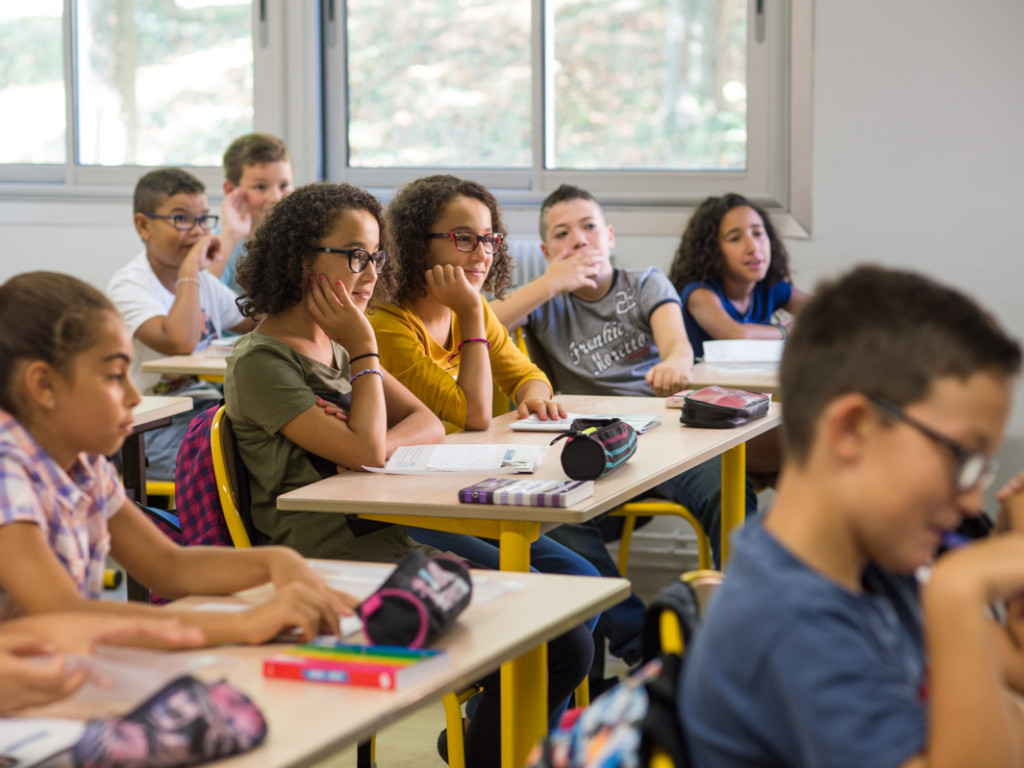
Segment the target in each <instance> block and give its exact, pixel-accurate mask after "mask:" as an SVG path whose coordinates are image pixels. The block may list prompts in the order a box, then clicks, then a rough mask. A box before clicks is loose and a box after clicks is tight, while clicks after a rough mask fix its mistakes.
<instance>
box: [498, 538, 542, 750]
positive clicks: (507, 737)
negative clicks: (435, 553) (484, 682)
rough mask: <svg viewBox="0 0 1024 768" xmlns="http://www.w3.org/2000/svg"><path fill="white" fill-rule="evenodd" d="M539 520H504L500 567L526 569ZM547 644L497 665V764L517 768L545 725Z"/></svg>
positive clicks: (528, 567) (528, 565) (517, 569)
mask: <svg viewBox="0 0 1024 768" xmlns="http://www.w3.org/2000/svg"><path fill="white" fill-rule="evenodd" d="M539 535H540V524H539V523H515V522H506V523H502V525H501V535H500V538H499V546H500V550H501V551H500V557H501V570H503V571H520V572H521V571H528V570H530V544H531V542H533V541H536V539H537V537H538V536H539ZM547 693H548V647H547V645H546V644H544V643H542V644H541V645H540V646H539V647H537V648H535V649H534V650H532V651H528V652H527V653H524V654H523V655H522V656H520V657H519V658H517V659H513V660H512V661H510V662H508V663H507V664H503V665H502V667H501V764H502V766H504V768H520V766H522V765H524V764H525V763H526V757H527V755H528V754H529V753H530V749H531V748H532V747H533V745H534V744H536V743H537V741H538V740H540V738H541V737H543V736H544V734H545V733H547V728H548V702H547V698H548V696H547Z"/></svg>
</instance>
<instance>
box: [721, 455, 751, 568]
mask: <svg viewBox="0 0 1024 768" xmlns="http://www.w3.org/2000/svg"><path fill="white" fill-rule="evenodd" d="M746 473H747V444H746V443H740V444H739V445H737V446H736V447H735V448H730V449H729V450H728V451H726V452H725V453H723V454H722V563H721V565H722V568H723V569H724V568H725V563H726V561H728V559H729V536H730V535H731V534H732V532H733V531H734V530H735V529H736V528H738V527H739V526H741V525H743V519H744V517H745V514H746V507H747V501H746V499H747V494H746Z"/></svg>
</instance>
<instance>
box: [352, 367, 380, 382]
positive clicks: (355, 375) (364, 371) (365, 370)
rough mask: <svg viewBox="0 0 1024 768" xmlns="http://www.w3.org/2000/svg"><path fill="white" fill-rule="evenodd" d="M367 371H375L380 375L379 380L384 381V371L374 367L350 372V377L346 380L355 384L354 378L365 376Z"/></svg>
mask: <svg viewBox="0 0 1024 768" xmlns="http://www.w3.org/2000/svg"><path fill="white" fill-rule="evenodd" d="M368 373H376V374H377V375H378V376H380V380H381V381H384V372H383V371H378V370H377V369H376V368H364V369H363V370H361V371H359V372H358V373H353V374H352V378H350V379H349V380H348V383H349V384H355V383H356V379H358V378H359V377H360V376H365V375H366V374H368Z"/></svg>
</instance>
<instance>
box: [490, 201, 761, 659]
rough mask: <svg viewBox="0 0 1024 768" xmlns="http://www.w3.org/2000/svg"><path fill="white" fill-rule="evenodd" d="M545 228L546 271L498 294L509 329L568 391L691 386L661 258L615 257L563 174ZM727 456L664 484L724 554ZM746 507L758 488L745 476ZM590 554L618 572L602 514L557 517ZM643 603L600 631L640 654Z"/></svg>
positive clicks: (604, 231) (751, 509) (634, 603)
mask: <svg viewBox="0 0 1024 768" xmlns="http://www.w3.org/2000/svg"><path fill="white" fill-rule="evenodd" d="M540 233H541V238H542V240H543V243H542V245H541V248H542V250H543V251H544V257H545V258H546V259H547V262H548V267H547V271H546V272H545V273H544V275H542V276H541V277H539V278H537V279H536V280H534V281H533V282H531V283H529V284H527V285H525V286H523V287H522V288H519V289H518V290H516V291H515V292H514V293H512V294H510V295H509V296H507V297H506V298H504V299H502V300H500V301H494V302H492V303H491V307H492V308H493V309H494V312H495V314H496V315H497V316H498V319H500V320H501V322H502V323H504V324H505V326H506V327H507V328H509V330H512V329H514V328H518V327H519V326H522V325H525V326H526V329H527V330H528V331H529V341H530V342H531V353H533V354H537V356H538V357H542V358H544V360H543V362H544V363H545V364H546V367H547V368H548V372H549V374H550V376H551V382H552V384H553V385H554V387H555V389H556V391H558V392H562V393H565V394H574V395H575V394H593V395H634V396H636V395H656V396H658V397H666V396H668V395H671V394H674V393H676V392H678V391H679V390H681V389H683V387H684V386H686V383H687V381H689V377H690V370H691V368H692V366H693V350H692V349H691V347H690V342H689V340H688V339H687V336H686V329H685V327H684V325H683V313H682V308H681V305H680V303H679V295H678V293H676V290H675V288H674V287H673V286H672V284H671V283H670V282H669V281H668V278H666V277H665V275H664V274H662V272H661V271H660V270H659V269H657V268H656V267H649V268H648V269H646V270H643V271H635V270H629V269H619V268H616V267H613V266H612V263H611V251H612V248H613V247H614V246H615V231H614V229H613V228H612V227H611V226H610V225H609V224H608V223H607V221H605V218H604V212H603V211H602V209H601V206H600V205H599V204H598V203H597V201H596V200H595V199H594V197H593V196H592V195H591V194H590V193H589V192H587V191H585V190H583V189H579V188H578V187H573V186H569V185H566V184H563V185H562V186H560V187H559V188H558V189H556V190H555V191H554V192H552V193H551V194H550V195H549V196H548V197H547V199H546V200H545V201H544V203H543V205H542V206H541V213H540ZM721 477H722V476H721V462H720V460H718V459H714V460H712V461H708V462H705V463H704V464H701V465H700V466H698V467H695V468H694V469H691V470H688V471H686V472H683V473H682V474H680V475H678V476H676V477H674V478H672V479H671V480H669V481H667V482H665V483H663V484H662V485H660V486H659V487H658V493H659V494H661V495H663V496H665V497H666V498H669V499H672V500H673V501H677V502H679V503H680V504H683V505H684V506H686V507H687V508H688V509H689V510H690V511H691V512H693V514H694V515H695V516H696V517H697V518H698V519H699V520H700V522H701V525H702V526H703V527H704V530H705V531H706V532H707V533H708V536H709V537H710V539H711V546H712V551H713V555H714V560H715V562H716V564H717V563H718V562H719V550H720V542H721V533H720V531H721V520H720V518H721V494H722V484H721ZM746 496H747V512H748V514H752V513H755V512H756V510H757V496H756V495H755V494H754V491H753V488H752V486H751V485H750V483H749V482H748V483H747V494H746ZM548 535H549V536H551V537H552V538H554V539H555V540H556V541H559V542H561V543H562V544H564V545H565V546H567V547H569V548H570V549H572V550H574V551H575V552H577V553H579V554H580V555H582V556H583V557H585V558H587V559H588V560H590V562H591V563H593V564H594V566H596V567H597V569H598V570H599V571H600V572H601V574H602V575H604V576H618V575H619V572H618V569H617V568H616V566H615V563H614V561H612V559H611V556H610V555H609V554H608V550H607V548H606V547H605V544H604V540H603V538H602V534H601V530H600V528H599V527H598V524H597V521H591V523H589V524H584V525H563V526H559V527H558V528H556V529H555V530H553V531H551V532H550V533H549V534H548ZM643 614H644V604H643V602H642V601H641V600H640V598H639V597H637V596H636V595H632V596H631V597H630V599H629V600H626V601H625V602H622V603H620V604H619V605H617V606H614V607H613V608H611V609H610V610H608V611H606V612H604V613H602V614H601V618H600V620H599V621H598V624H597V630H596V631H597V632H599V633H602V634H604V635H605V636H606V637H607V638H608V640H609V649H610V651H611V652H612V654H614V655H616V656H619V657H621V658H622V659H624V660H625V661H626V662H627V663H633V662H634V661H636V660H639V655H640V631H641V628H642V624H643Z"/></svg>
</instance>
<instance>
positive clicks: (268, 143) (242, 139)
mask: <svg viewBox="0 0 1024 768" xmlns="http://www.w3.org/2000/svg"><path fill="white" fill-rule="evenodd" d="M282 161H283V162H286V163H290V162H291V157H290V156H289V155H288V147H286V146H285V144H284V141H283V140H281V139H279V138H277V136H274V135H273V134H270V133H247V134H245V135H244V136H239V137H238V138H237V139H235V140H234V141H232V142H231V144H230V145H229V146H228V148H227V149H226V150H225V151H224V178H225V179H227V180H228V181H230V182H231V183H232V184H235V185H238V184H240V183H241V181H242V173H243V172H244V171H245V169H246V168H247V167H248V166H250V165H266V164H267V163H277V162H282Z"/></svg>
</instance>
